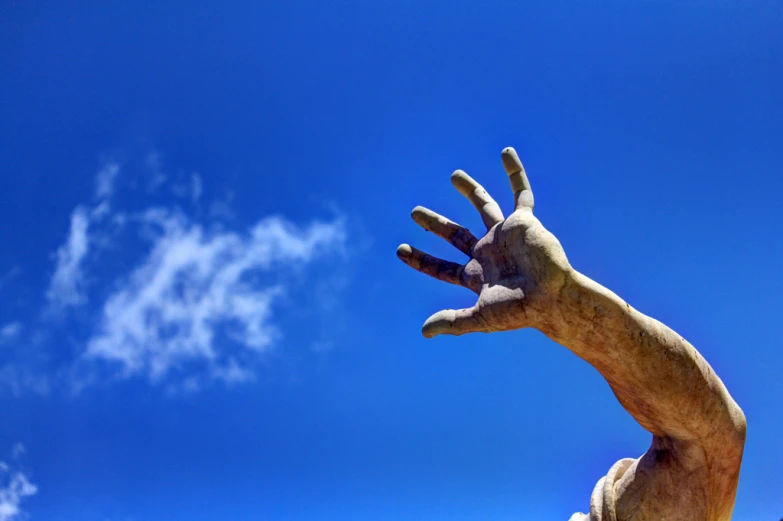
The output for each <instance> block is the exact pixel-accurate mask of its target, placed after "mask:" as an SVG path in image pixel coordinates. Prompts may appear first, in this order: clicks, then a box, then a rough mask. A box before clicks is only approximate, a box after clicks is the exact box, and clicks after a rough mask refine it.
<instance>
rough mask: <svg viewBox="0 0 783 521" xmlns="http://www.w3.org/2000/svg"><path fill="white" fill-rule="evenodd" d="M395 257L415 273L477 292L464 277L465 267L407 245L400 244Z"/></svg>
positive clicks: (474, 286)
mask: <svg viewBox="0 0 783 521" xmlns="http://www.w3.org/2000/svg"><path fill="white" fill-rule="evenodd" d="M397 257H399V258H400V260H401V261H402V262H404V263H405V264H407V265H408V266H410V267H411V268H413V269H415V270H416V271H420V272H422V273H424V274H426V275H429V276H430V277H434V278H436V279H438V280H442V281H444V282H448V283H450V284H456V285H458V286H463V287H466V288H468V289H470V290H472V291H475V292H478V287H477V285H476V284H474V283H473V282H472V281H470V280H467V277H465V276H464V272H465V266H463V265H461V264H457V263H456V262H450V261H447V260H443V259H439V258H437V257H433V256H432V255H428V254H426V253H424V252H422V251H419V250H417V249H416V248H413V247H412V246H410V245H408V244H402V245H400V247H399V248H397Z"/></svg>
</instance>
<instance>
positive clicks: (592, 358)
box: [397, 148, 746, 521]
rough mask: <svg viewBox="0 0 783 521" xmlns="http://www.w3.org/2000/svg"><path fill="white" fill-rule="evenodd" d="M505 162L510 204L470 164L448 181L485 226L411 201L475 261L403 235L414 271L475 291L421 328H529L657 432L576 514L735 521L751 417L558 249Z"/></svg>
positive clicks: (601, 520)
mask: <svg viewBox="0 0 783 521" xmlns="http://www.w3.org/2000/svg"><path fill="white" fill-rule="evenodd" d="M501 158H502V161H503V166H504V167H505V169H506V173H507V174H508V177H509V181H510V182H511V187H512V190H513V192H514V201H515V206H514V212H513V213H512V214H511V215H510V216H509V217H508V218H504V217H503V213H502V212H501V210H500V207H499V206H498V204H497V203H496V202H495V201H494V200H493V199H492V198H491V197H490V196H489V194H487V192H486V191H485V190H484V189H483V188H482V187H481V185H479V184H478V183H477V182H476V181H474V180H473V179H472V178H471V177H470V176H468V175H467V174H466V173H465V172H462V171H460V170H457V171H456V172H454V174H452V176H451V181H452V183H453V184H454V186H455V187H456V188H457V190H458V191H459V192H460V193H461V194H462V195H464V196H465V197H467V199H468V200H469V201H470V202H471V203H472V204H473V206H475V207H476V209H477V210H478V212H479V214H480V215H481V219H482V221H483V222H484V224H485V225H486V227H487V232H486V234H484V236H483V237H481V238H480V239H477V238H476V237H475V236H474V235H473V234H471V233H470V232H469V231H468V230H467V229H466V228H464V227H462V226H460V225H458V224H456V223H454V222H452V221H450V220H448V219H446V218H445V217H443V216H441V215H438V214H436V213H434V212H432V211H430V210H428V209H425V208H422V207H416V208H415V209H414V210H413V212H412V217H413V220H414V221H416V222H417V223H418V224H419V225H421V226H422V227H423V228H424V229H425V230H427V231H431V232H433V233H435V234H436V235H438V236H440V237H442V238H443V239H445V240H447V241H448V242H450V243H451V244H452V245H454V246H455V247H456V248H457V249H458V250H460V251H461V252H463V253H464V254H465V255H467V256H468V257H469V258H470V259H469V260H468V262H467V263H465V264H464V265H461V264H457V263H454V262H449V261H446V260H442V259H438V258H436V257H433V256H431V255H428V254H426V253H423V252H421V251H419V250H417V249H415V248H412V247H411V246H409V245H407V244H403V245H401V246H400V247H399V248H398V249H397V256H398V257H399V258H400V259H401V260H402V261H403V262H405V263H406V264H407V265H409V266H411V267H412V268H414V269H416V270H418V271H421V272H422V273H426V274H427V275H430V276H432V277H435V278H437V279H440V280H443V281H446V282H449V283H452V284H458V285H461V286H464V287H465V288H468V289H470V290H471V291H473V292H475V293H476V294H478V301H477V302H476V304H475V305H474V306H473V307H471V308H468V309H461V310H450V309H449V310H443V311H439V312H437V313H435V314H434V315H432V316H431V317H430V318H429V319H428V320H427V321H426V322H425V323H424V326H423V328H422V333H423V334H424V336H426V337H428V338H431V337H434V336H436V335H440V334H449V335H462V334H465V333H472V332H485V333H489V332H495V331H507V330H512V329H520V328H525V327H534V328H536V329H538V330H540V331H541V332H543V333H544V334H545V335H547V336H548V337H549V338H551V339H552V340H554V341H555V342H557V343H559V344H561V345H563V346H565V347H566V348H568V349H569V350H571V351H572V352H573V353H574V354H576V355H577V356H579V357H580V358H582V359H584V360H585V361H587V362H588V363H589V364H591V365H592V366H593V367H595V368H596V369H597V370H598V371H599V372H600V373H601V374H602V375H603V376H604V378H605V379H606V381H607V382H608V383H609V386H610V387H611V388H612V391H614V393H615V396H616V397H617V399H618V400H619V401H620V404H621V405H622V406H623V407H624V408H625V409H626V410H627V411H628V412H629V413H630V414H631V415H632V416H633V417H634V418H635V419H636V420H637V421H638V422H639V424H640V425H641V426H642V427H644V428H645V429H646V430H648V431H649V432H650V433H651V434H652V435H653V439H652V445H651V446H650V449H649V450H648V451H647V452H646V453H645V454H643V455H642V456H640V457H639V458H637V459H630V458H626V459H622V460H620V461H618V462H617V463H616V464H615V465H614V466H613V467H612V468H611V469H610V470H609V472H608V473H607V475H606V476H605V477H604V478H602V479H601V480H600V481H599V482H598V484H597V485H596V487H595V489H594V490H593V493H592V496H591V499H590V509H589V514H581V513H577V514H574V516H573V517H572V518H571V519H572V520H573V521H581V520H585V521H587V520H589V521H662V520H672V521H675V520H676V521H728V520H729V519H731V514H732V511H733V508H734V499H735V496H736V489H737V481H738V479H739V468H740V464H741V461H742V453H743V450H744V443H745V428H746V424H745V416H744V414H743V413H742V410H741V409H740V408H739V406H738V405H737V404H736V403H735V402H734V400H733V399H732V398H731V396H730V395H729V393H728V391H727V390H726V388H725V386H724V385H723V383H722V382H721V380H720V379H719V378H718V377H717V375H716V374H715V372H714V371H713V370H712V368H711V367H710V366H709V364H708V363H707V362H706V360H704V358H703V357H702V356H701V355H700V354H699V353H698V351H696V349H695V348H694V347H693V346H692V345H690V344H689V343H688V342H687V341H686V340H685V339H684V338H682V337H681V336H679V335H678V334H677V333H675V332H674V331H672V330H671V329H670V328H668V327H666V326H665V325H663V324H661V323H660V322H658V321H657V320H655V319H653V318H650V317H648V316H647V315H644V314H643V313H641V312H639V311H637V310H636V309H634V308H632V307H631V306H630V305H629V304H627V303H626V302H625V301H623V300H622V299H621V298H620V297H618V296H617V295H616V294H614V293H612V292H611V291H610V290H608V289H607V288H604V287H603V286H601V285H600V284H598V283H597V282H595V281H593V280H591V279H589V278H588V277H586V276H585V275H583V274H581V273H579V272H578V271H576V270H575V269H573V268H572V267H571V265H570V263H569V262H568V259H567V258H566V255H565V252H564V251H563V248H562V246H561V245H560V243H559V242H558V240H557V239H556V238H555V236H554V235H552V234H551V233H550V232H549V231H547V230H546V228H544V226H543V225H542V224H541V222H540V221H539V220H538V219H537V218H536V217H535V216H534V215H533V206H534V199H533V192H532V190H531V188H530V183H529V182H528V179H527V175H526V173H525V170H524V168H523V167H522V163H521V162H520V160H519V157H518V156H517V154H516V152H515V151H514V149H512V148H506V149H504V150H503V152H502V154H501Z"/></svg>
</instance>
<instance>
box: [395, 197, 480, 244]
mask: <svg viewBox="0 0 783 521" xmlns="http://www.w3.org/2000/svg"><path fill="white" fill-rule="evenodd" d="M411 217H413V220H414V221H416V224H418V225H419V226H421V227H422V228H424V229H425V230H427V231H428V232H432V233H434V234H435V235H437V236H438V237H441V238H443V239H445V240H447V241H449V242H450V243H451V244H453V245H454V246H455V247H456V248H457V249H458V250H459V251H461V252H462V253H464V254H465V255H470V249H471V248H473V245H474V244H476V241H477V239H476V237H474V236H473V234H472V233H470V231H468V229H467V228H464V227H462V226H460V225H459V224H457V223H455V222H452V221H450V220H449V219H446V218H445V217H443V216H442V215H440V214H437V213H435V212H433V211H432V210H428V209H427V208H424V207H422V206H417V207H416V208H414V209H413V211H412V212H411Z"/></svg>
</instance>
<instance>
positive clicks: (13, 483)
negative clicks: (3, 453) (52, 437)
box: [0, 444, 38, 521]
mask: <svg viewBox="0 0 783 521" xmlns="http://www.w3.org/2000/svg"><path fill="white" fill-rule="evenodd" d="M23 454H24V446H22V445H21V444H16V446H15V447H14V455H13V459H18V458H19V457H21V456H22V455H23ZM37 492H38V487H37V486H36V485H34V484H33V483H31V482H30V479H29V478H28V477H27V476H26V475H25V474H24V473H23V472H21V471H19V470H18V469H15V468H13V466H12V465H10V464H8V463H6V462H3V461H0V521H21V520H22V519H25V518H26V517H27V516H26V515H25V513H24V512H23V511H22V510H21V507H20V504H21V503H22V500H23V499H24V498H26V497H29V496H33V495H35V494H36V493H37Z"/></svg>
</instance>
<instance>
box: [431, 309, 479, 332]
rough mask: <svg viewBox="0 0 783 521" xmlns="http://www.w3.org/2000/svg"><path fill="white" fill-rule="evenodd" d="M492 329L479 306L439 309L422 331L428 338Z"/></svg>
mask: <svg viewBox="0 0 783 521" xmlns="http://www.w3.org/2000/svg"><path fill="white" fill-rule="evenodd" d="M490 331H492V329H490V327H489V326H488V324H487V323H486V321H484V320H483V319H482V317H481V315H480V314H479V311H478V308H477V307H472V308H467V309H444V310H443V311H438V312H437V313H435V314H434V315H432V316H431V317H430V318H428V319H427V321H426V322H424V325H423V326H422V328H421V333H422V334H423V335H424V336H425V337H427V338H432V337H434V336H437V335H464V334H466V333H477V332H484V333H488V332H490Z"/></svg>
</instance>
